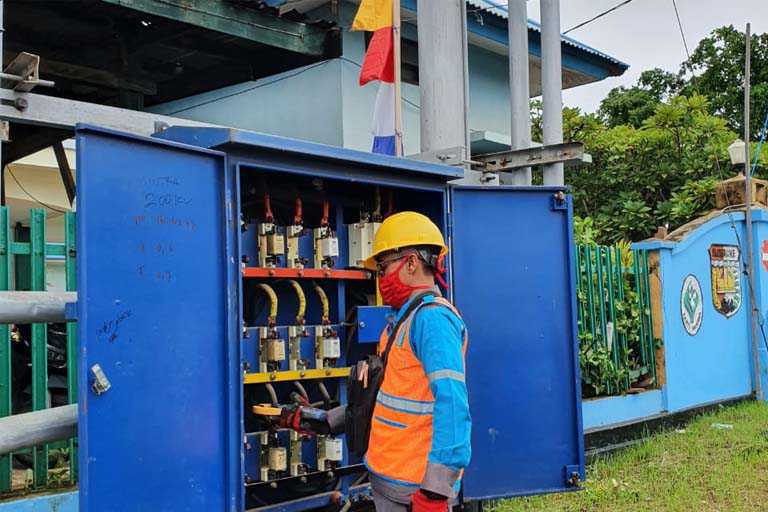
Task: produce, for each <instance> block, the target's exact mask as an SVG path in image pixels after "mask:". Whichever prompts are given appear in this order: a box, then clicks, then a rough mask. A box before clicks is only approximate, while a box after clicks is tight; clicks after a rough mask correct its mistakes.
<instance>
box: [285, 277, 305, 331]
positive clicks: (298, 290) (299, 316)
mask: <svg viewBox="0 0 768 512" xmlns="http://www.w3.org/2000/svg"><path fill="white" fill-rule="evenodd" d="M288 282H289V283H291V286H292V287H293V289H294V290H295V291H296V296H297V297H298V298H299V310H298V311H297V312H296V323H297V324H299V325H301V324H303V323H304V313H306V312H307V297H306V295H304V290H302V289H301V285H300V284H299V283H298V282H297V281H294V280H293V279H289V280H288Z"/></svg>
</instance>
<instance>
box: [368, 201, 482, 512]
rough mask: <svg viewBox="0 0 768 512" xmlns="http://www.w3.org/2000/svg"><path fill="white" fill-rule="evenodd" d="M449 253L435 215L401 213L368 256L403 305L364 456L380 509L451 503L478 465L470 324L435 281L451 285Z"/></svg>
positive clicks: (389, 293)
mask: <svg viewBox="0 0 768 512" xmlns="http://www.w3.org/2000/svg"><path fill="white" fill-rule="evenodd" d="M447 253H448V247H446V245H445V240H444V239H443V235H442V233H441V232H440V229H438V227H437V226H436V225H435V224H434V223H433V222H432V221H431V220H429V218H427V217H425V216H424V215H421V214H419V213H415V212H402V213H397V214H395V215H392V216H390V217H388V218H387V219H386V220H384V222H383V223H382V225H381V227H380V228H379V230H378V232H377V233H376V236H375V238H374V242H373V253H372V255H371V256H370V258H368V260H367V261H366V267H368V268H369V269H371V270H376V271H377V272H378V278H379V279H378V283H379V292H380V293H381V298H382V300H383V301H384V303H385V304H387V305H389V306H391V307H392V308H394V309H395V310H397V314H396V318H395V322H394V323H393V324H392V325H390V326H389V327H388V328H387V329H385V332H384V333H382V337H381V342H380V343H379V354H382V353H383V352H384V351H385V350H387V345H389V350H388V354H387V356H385V358H384V359H385V360H386V361H387V362H386V363H385V370H384V378H383V381H382V383H381V388H380V389H379V392H378V395H377V396H376V403H375V406H374V409H373V417H372V420H371V426H370V428H371V433H370V437H369V444H368V452H367V454H366V457H365V463H366V466H367V467H368V470H369V472H370V479H371V487H372V491H373V498H374V502H375V505H376V509H377V511H378V512H404V511H405V510H406V509H407V508H410V509H411V510H412V511H413V512H441V511H442V512H444V511H446V510H447V509H448V506H449V504H450V503H451V502H452V501H453V500H455V498H456V495H457V492H458V490H459V487H460V478H461V474H462V471H463V470H464V468H465V467H466V466H467V464H468V463H469V459H470V453H471V449H470V430H471V419H470V415H469V404H468V400H467V387H466V384H465V377H464V370H465V365H464V353H465V351H466V347H467V331H466V327H465V326H464V322H463V321H462V319H461V316H460V315H459V312H458V311H457V310H456V308H455V307H454V306H453V305H452V304H451V303H450V302H448V300H446V299H445V298H443V296H442V295H441V293H440V289H439V288H438V286H437V283H436V281H437V282H439V283H440V284H442V285H443V287H445V280H444V276H445V266H444V258H445V255H446V254H447ZM394 326H397V331H396V332H395V333H394V336H391V335H392V330H393V328H394ZM390 338H391V339H392V340H393V342H391V343H388V341H389V340H390Z"/></svg>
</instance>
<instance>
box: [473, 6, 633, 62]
mask: <svg viewBox="0 0 768 512" xmlns="http://www.w3.org/2000/svg"><path fill="white" fill-rule="evenodd" d="M467 4H468V5H470V6H472V7H474V8H476V9H478V10H479V11H482V12H483V13H488V14H492V15H494V16H497V17H499V18H502V19H505V20H506V19H508V18H509V13H508V11H507V6H506V4H501V3H499V2H494V1H492V0H467ZM528 30H533V31H535V32H539V33H541V24H539V23H537V22H535V21H533V20H530V19H529V20H528ZM560 37H561V38H562V40H563V42H564V43H565V44H567V45H569V46H572V47H574V48H577V49H579V50H581V51H584V52H587V53H591V54H592V55H596V56H598V57H601V58H603V59H606V60H608V61H610V62H613V63H614V64H618V65H619V66H622V67H624V68H629V64H626V63H624V62H622V61H620V60H619V59H617V58H615V57H611V56H610V55H608V54H607V53H603V52H601V51H600V50H598V49H596V48H592V47H591V46H589V45H586V44H584V43H582V42H579V41H577V40H575V39H573V38H570V37H568V36H560Z"/></svg>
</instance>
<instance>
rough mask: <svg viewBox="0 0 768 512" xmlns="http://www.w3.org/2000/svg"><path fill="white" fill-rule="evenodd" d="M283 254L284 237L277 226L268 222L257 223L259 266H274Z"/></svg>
mask: <svg viewBox="0 0 768 512" xmlns="http://www.w3.org/2000/svg"><path fill="white" fill-rule="evenodd" d="M283 254H285V239H284V238H283V235H282V234H280V233H279V232H278V229H277V226H275V225H274V224H272V223H270V222H264V223H261V224H259V266H260V267H276V266H277V265H278V263H279V262H280V256H282V255H283Z"/></svg>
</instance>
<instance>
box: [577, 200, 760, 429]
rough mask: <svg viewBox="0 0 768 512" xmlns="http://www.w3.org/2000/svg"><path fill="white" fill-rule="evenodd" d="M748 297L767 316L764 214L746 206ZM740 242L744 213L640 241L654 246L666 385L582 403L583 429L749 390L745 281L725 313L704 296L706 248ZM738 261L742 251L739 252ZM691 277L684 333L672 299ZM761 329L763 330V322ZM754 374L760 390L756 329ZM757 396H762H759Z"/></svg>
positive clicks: (708, 292)
mask: <svg viewBox="0 0 768 512" xmlns="http://www.w3.org/2000/svg"><path fill="white" fill-rule="evenodd" d="M753 219H754V225H753V234H754V248H753V251H754V254H755V260H756V264H755V270H756V274H755V275H756V289H755V295H756V298H757V299H756V302H757V307H758V309H759V311H760V312H761V314H762V315H763V318H766V317H768V253H767V254H766V258H767V259H766V261H765V263H766V266H763V264H762V260H763V257H762V254H761V247H762V244H763V242H766V244H768V211H766V210H762V209H760V210H757V209H756V210H754V215H753ZM740 243H741V246H742V247H745V244H746V230H745V224H744V214H743V213H740V212H736V213H732V214H730V215H727V214H724V215H720V216H718V217H715V218H713V219H710V220H709V221H707V222H706V223H704V224H703V225H702V226H700V227H698V228H697V229H695V230H693V231H692V232H690V233H689V234H688V235H687V236H685V237H684V238H683V239H682V240H681V241H679V242H669V241H648V242H641V243H638V244H635V247H636V248H643V249H649V250H653V251H658V253H659V261H660V276H661V283H662V308H663V341H664V354H665V371H666V384H665V385H664V387H663V389H661V390H658V391H651V392H647V393H643V394H641V395H636V396H625V397H609V398H604V399H598V400H589V401H585V402H584V403H583V417H584V429H585V430H595V429H601V428H606V427H610V426H611V425H617V424H621V423H626V422H631V421H638V420H641V419H645V418H647V417H652V416H656V415H659V414H666V413H674V412H677V411H681V410H686V409H691V408H695V407H699V406H702V405H706V404H710V403H713V402H719V401H724V400H728V399H733V398H740V397H744V396H748V395H750V394H751V393H752V392H753V387H754V384H753V383H754V370H753V362H752V361H753V359H752V346H751V327H750V318H749V311H750V300H749V288H748V283H747V280H746V278H745V277H744V276H743V275H742V277H741V291H742V301H743V302H742V305H741V307H740V308H739V310H738V311H737V312H736V313H735V314H734V315H732V316H730V317H727V318H726V317H725V316H724V315H723V314H721V313H719V312H718V311H717V310H716V309H715V307H714V305H713V301H712V278H711V272H710V257H709V248H710V246H711V245H713V244H722V245H737V246H738V245H739V244H740ZM742 258H744V259H745V258H746V254H744V255H742ZM689 274H693V275H694V276H696V278H697V279H698V281H699V284H700V286H701V291H702V295H703V316H702V321H701V327H700V328H699V330H698V332H696V334H695V335H693V336H692V335H689V334H688V333H687V332H686V330H685V328H684V327H683V322H682V316H681V310H680V299H681V294H682V285H683V280H684V279H685V278H686V276H688V275H689ZM766 331H767V332H768V327H766ZM758 341H759V345H760V346H759V355H760V358H761V362H762V365H761V373H760V378H761V382H762V386H763V389H766V387H768V349H767V347H766V342H765V341H764V338H763V334H762V332H761V331H760V330H758ZM763 397H765V394H764V395H763Z"/></svg>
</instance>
